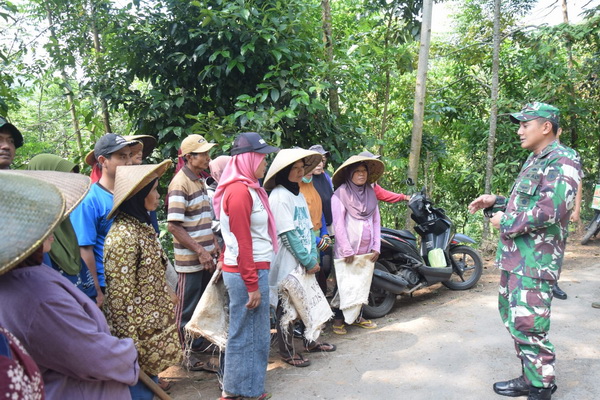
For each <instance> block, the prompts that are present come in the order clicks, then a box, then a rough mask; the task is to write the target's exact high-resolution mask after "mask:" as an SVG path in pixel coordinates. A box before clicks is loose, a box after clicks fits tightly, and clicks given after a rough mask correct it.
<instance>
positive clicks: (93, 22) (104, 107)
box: [90, 0, 112, 133]
mask: <svg viewBox="0 0 600 400" xmlns="http://www.w3.org/2000/svg"><path fill="white" fill-rule="evenodd" d="M90 23H91V27H92V38H93V39H94V50H95V51H96V57H95V60H96V69H97V73H98V74H102V73H104V68H103V67H102V65H101V64H100V54H101V53H102V46H100V34H99V33H98V27H97V25H96V5H95V3H94V0H92V1H91V2H90ZM100 107H101V109H102V122H103V123H104V132H105V133H109V132H112V128H111V126H110V115H109V113H108V104H107V103H106V100H105V99H104V98H103V97H100Z"/></svg>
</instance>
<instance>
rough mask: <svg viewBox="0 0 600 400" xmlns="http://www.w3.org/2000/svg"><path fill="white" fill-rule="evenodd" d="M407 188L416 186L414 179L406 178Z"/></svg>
mask: <svg viewBox="0 0 600 400" xmlns="http://www.w3.org/2000/svg"><path fill="white" fill-rule="evenodd" d="M405 183H406V186H415V181H413V180H412V178H406V181H405Z"/></svg>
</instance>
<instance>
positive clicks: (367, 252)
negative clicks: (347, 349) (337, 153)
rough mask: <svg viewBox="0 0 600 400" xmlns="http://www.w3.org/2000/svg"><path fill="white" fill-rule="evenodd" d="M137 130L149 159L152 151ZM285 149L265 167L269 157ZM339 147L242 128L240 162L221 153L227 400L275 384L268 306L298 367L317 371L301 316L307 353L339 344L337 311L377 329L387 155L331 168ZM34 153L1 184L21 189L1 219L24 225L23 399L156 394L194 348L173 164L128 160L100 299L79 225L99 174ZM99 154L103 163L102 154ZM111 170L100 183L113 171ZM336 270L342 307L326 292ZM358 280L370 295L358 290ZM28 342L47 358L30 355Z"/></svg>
mask: <svg viewBox="0 0 600 400" xmlns="http://www.w3.org/2000/svg"><path fill="white" fill-rule="evenodd" d="M138 140H139V142H140V148H139V153H140V159H139V160H140V162H141V157H143V155H142V151H143V147H144V146H143V141H142V140H141V139H139V138H138ZM148 147H150V146H146V149H147V148H148ZM275 152H277V155H276V156H275V157H274V159H273V161H272V162H271V166H270V168H269V169H268V171H267V155H268V154H270V153H275ZM328 155H329V153H328V152H327V151H325V150H324V149H323V147H322V146H320V145H316V146H313V147H311V149H310V150H304V149H300V148H292V149H284V150H279V149H277V148H275V147H272V146H270V145H268V144H267V143H266V142H265V141H264V140H263V139H262V138H261V137H260V136H259V135H258V134H257V133H253V132H246V133H242V134H240V135H239V136H238V137H237V138H236V140H235V142H234V143H233V146H232V148H231V156H230V157H229V156H222V157H218V158H217V159H216V160H213V161H211V163H210V168H211V173H212V175H213V176H212V182H211V183H212V185H210V186H209V188H210V189H211V190H214V198H213V211H214V215H215V223H214V224H213V229H218V231H219V232H220V236H221V237H222V246H223V251H222V252H221V253H220V258H219V261H218V264H217V269H218V270H217V272H216V274H222V279H223V282H224V285H225V287H226V289H227V293H228V301H229V304H228V307H227V308H228V310H229V327H228V340H227V345H226V349H225V356H224V362H223V363H222V364H224V365H222V366H221V368H222V372H223V379H222V390H223V393H222V398H225V399H245V398H253V399H254V398H256V399H266V398H269V397H270V394H268V393H266V392H265V378H266V370H267V361H268V357H269V349H270V341H271V335H270V325H271V321H270V314H271V313H270V310H271V309H275V310H276V313H275V314H276V317H277V339H278V351H279V355H280V356H281V358H282V360H283V361H285V362H286V363H288V364H290V365H292V366H295V367H306V366H308V365H310V360H308V359H307V358H306V357H305V356H304V355H302V354H301V352H300V351H299V350H298V349H297V348H296V347H295V346H294V343H293V337H294V327H295V326H296V327H297V324H296V322H298V321H300V328H301V330H302V331H303V345H304V349H303V350H304V351H305V352H309V353H310V352H331V351H335V350H336V346H335V345H333V344H329V343H324V342H320V341H319V340H318V337H319V334H320V331H321V329H322V328H323V326H324V324H325V322H326V321H328V320H329V319H331V318H332V317H333V318H334V321H333V332H334V333H336V334H340V335H343V334H346V333H347V327H348V326H351V325H356V326H359V327H362V328H367V329H371V328H375V327H376V324H375V323H374V322H372V321H370V320H366V319H365V318H363V317H362V311H361V310H362V304H364V303H366V300H367V297H366V295H367V293H368V289H369V286H370V279H371V276H372V268H373V266H372V264H373V263H374V262H375V261H376V260H377V258H378V256H379V252H380V234H379V232H380V216H379V209H378V206H377V197H376V195H375V191H374V188H373V184H374V183H375V181H376V180H377V179H378V178H379V177H380V176H381V174H382V173H383V169H384V168H383V163H382V162H381V161H380V160H378V159H376V158H374V157H371V156H352V157H350V158H349V159H348V160H347V161H346V162H344V163H343V164H342V165H341V166H340V167H339V168H338V169H337V170H336V171H335V173H334V174H333V176H332V177H331V178H330V177H329V175H328V174H327V172H326V171H325V166H326V162H327V156H328ZM38 157H39V158H38V159H36V158H34V159H32V160H31V162H30V164H29V169H31V171H6V172H2V173H0V184H1V185H2V187H3V188H10V189H9V190H8V189H3V197H2V200H1V201H0V218H1V219H2V220H3V221H4V223H5V224H6V225H5V226H12V227H14V228H15V229H14V232H11V234H8V232H7V230H6V229H5V230H4V233H5V234H3V240H2V241H0V243H1V245H2V251H1V252H0V254H1V256H0V275H1V276H0V302H1V303H2V304H3V306H2V308H0V320H2V322H3V325H4V328H7V329H8V330H9V331H10V332H12V333H13V334H14V335H15V336H16V338H19V339H20V340H21V342H23V347H21V346H20V345H19V344H18V340H16V338H13V339H14V341H13V342H11V346H13V347H14V348H15V349H19V351H20V352H21V353H23V357H22V359H23V360H24V361H23V363H21V365H22V366H23V367H22V368H24V370H23V371H21V374H20V377H21V378H20V379H22V385H20V386H19V388H20V390H22V391H23V393H25V395H24V396H23V397H24V398H43V393H44V392H45V395H46V397H48V398H91V399H107V398H110V399H128V398H146V397H144V393H145V392H148V390H149V389H148V388H152V389H154V387H153V383H155V382H158V374H159V373H160V372H162V371H164V370H165V369H167V368H168V367H170V366H172V365H177V364H178V363H180V362H181V358H182V354H181V346H180V343H179V340H178V326H177V323H176V321H175V312H174V301H173V290H172V288H171V287H170V286H169V284H168V283H167V277H166V272H165V271H167V265H168V260H167V257H166V255H165V252H164V250H163V249H162V247H161V245H160V242H159V240H158V236H157V225H156V214H155V210H156V209H157V207H158V206H159V199H160V196H159V193H158V190H157V188H158V180H159V178H160V177H161V176H162V175H163V174H164V173H165V172H166V171H167V170H168V169H169V168H170V167H171V161H170V160H166V161H163V162H162V163H160V164H146V165H131V166H120V167H117V168H116V175H115V179H114V199H113V207H112V210H111V211H110V214H109V217H114V222H113V224H112V226H111V228H110V231H109V233H108V235H107V237H106V240H105V247H104V260H103V261H104V267H105V276H106V282H105V287H106V293H102V291H98V290H96V289H97V287H98V286H97V282H94V279H96V278H92V277H91V275H93V274H90V273H89V271H88V270H87V268H85V262H82V258H81V257H80V253H79V248H78V246H77V240H73V236H74V232H73V226H72V225H71V222H70V219H69V213H70V212H71V211H72V210H73V209H75V207H76V206H77V204H78V203H79V202H80V201H81V199H82V198H83V197H84V195H85V194H86V192H87V191H88V190H89V188H90V179H88V178H87V177H84V176H82V175H79V174H77V173H76V172H78V168H77V166H76V165H75V164H73V163H70V162H68V161H66V160H62V159H61V158H59V157H56V156H51V155H44V156H38ZM88 158H89V160H87V161H88V163H90V165H95V164H97V163H96V162H95V161H94V159H93V154H92V155H88ZM99 174H101V172H99V171H94V172H93V174H92V178H93V179H101V177H100V176H99ZM261 182H262V183H261ZM217 183H218V184H217ZM267 191H269V192H270V195H269V194H268V193H267ZM53 233H54V234H53ZM334 259H335V261H334ZM365 262H366V263H367V264H369V263H370V264H371V267H370V269H368V268H367V269H365V268H362V271H363V273H362V275H360V282H358V284H357V283H356V282H350V284H349V286H348V288H349V290H348V288H346V290H344V285H345V284H344V283H343V282H348V281H351V280H352V279H349V278H343V279H342V277H344V276H346V275H355V273H354V272H353V273H351V274H345V268H346V267H347V268H356V267H357V265H358V267H359V268H358V270H361V267H362V266H364V264H365ZM69 265H71V266H72V267H71V269H70V270H69V269H68V268H69V267H68V266H69ZM332 265H335V272H334V271H333V270H334V268H332ZM48 266H51V267H53V268H48ZM58 266H60V268H58ZM57 270H59V271H57ZM364 271H366V272H364ZM65 272H66V274H65ZM70 272H73V273H70ZM61 275H63V276H61ZM67 275H68V277H70V279H69V280H70V282H69V280H67V279H66V278H65V276H67ZM334 275H335V277H336V279H337V290H335V292H336V296H335V297H334V300H333V301H332V306H333V312H332V309H331V306H330V303H329V302H328V300H327V299H326V294H328V287H327V282H328V278H330V277H331V276H334ZM357 286H358V287H362V290H361V293H364V295H360V296H358V297H357V296H356V295H355V296H354V297H352V296H349V293H351V292H354V291H355V289H356V287H357ZM329 289H331V288H329ZM104 296H106V297H105V298H104ZM98 297H102V298H103V302H104V307H103V311H104V314H103V313H102V311H101V310H100V308H98V307H97V305H96V303H97V302H98ZM11 337H12V336H11ZM15 342H16V343H17V344H14V343H15ZM0 344H1V343H0ZM24 348H26V349H27V352H29V355H30V356H31V359H33V360H34V361H35V363H32V362H30V361H27V360H30V359H29V358H28V355H27V352H25V350H24ZM38 368H39V369H38ZM42 380H43V386H44V389H43V390H42V389H41V387H42ZM40 394H41V396H42V397H40Z"/></svg>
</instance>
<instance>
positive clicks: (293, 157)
mask: <svg viewBox="0 0 600 400" xmlns="http://www.w3.org/2000/svg"><path fill="white" fill-rule="evenodd" d="M302 159H304V175H306V174H308V173H309V172H310V171H312V170H313V169H315V167H316V166H317V165H318V164H319V163H320V162H321V161H322V160H323V156H322V155H321V153H318V152H316V151H312V150H304V149H300V148H298V149H283V150H280V151H279V153H277V156H275V159H274V160H273V162H272V163H271V166H270V167H269V170H268V171H267V176H266V177H265V180H264V182H263V187H264V188H265V189H266V190H272V189H273V188H275V175H277V173H278V172H279V171H281V170H282V169H284V168H285V167H287V166H288V165H291V164H293V163H295V162H296V161H298V160H302Z"/></svg>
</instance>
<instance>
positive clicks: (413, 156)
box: [406, 0, 433, 226]
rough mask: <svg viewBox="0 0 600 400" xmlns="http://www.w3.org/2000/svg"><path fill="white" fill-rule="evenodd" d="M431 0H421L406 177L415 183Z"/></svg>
mask: <svg viewBox="0 0 600 400" xmlns="http://www.w3.org/2000/svg"><path fill="white" fill-rule="evenodd" d="M432 8H433V0H424V1H423V21H422V22H421V44H420V47H419V65H418V67H417V82H416V87H415V103H414V111H413V128H412V139H411V142H410V156H409V157H408V177H409V178H411V179H412V180H413V181H414V182H415V183H416V182H417V176H418V172H419V158H420V155H421V144H422V139H423V118H424V116H425V94H426V83H427V66H428V62H429V45H430V42H431V14H432ZM406 226H412V220H411V219H410V211H409V212H408V213H407V215H406Z"/></svg>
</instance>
